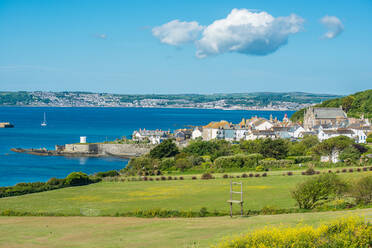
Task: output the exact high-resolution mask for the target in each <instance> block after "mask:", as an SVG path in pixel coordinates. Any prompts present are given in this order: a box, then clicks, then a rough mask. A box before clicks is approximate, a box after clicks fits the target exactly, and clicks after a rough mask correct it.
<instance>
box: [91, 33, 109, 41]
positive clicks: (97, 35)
mask: <svg viewBox="0 0 372 248" xmlns="http://www.w3.org/2000/svg"><path fill="white" fill-rule="evenodd" d="M94 36H95V37H96V38H98V39H103V40H105V39H107V35H106V34H95V35H94Z"/></svg>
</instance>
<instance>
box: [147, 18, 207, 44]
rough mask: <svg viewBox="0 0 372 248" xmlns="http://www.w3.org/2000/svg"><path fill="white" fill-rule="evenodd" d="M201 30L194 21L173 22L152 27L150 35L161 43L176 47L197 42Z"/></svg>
mask: <svg viewBox="0 0 372 248" xmlns="http://www.w3.org/2000/svg"><path fill="white" fill-rule="evenodd" d="M202 30H203V27H202V26H200V25H199V24H198V23H197V22H195V21H193V22H180V21H179V20H173V21H171V22H168V23H165V24H163V25H161V26H158V27H154V28H153V29H152V34H153V35H154V36H155V37H157V38H158V39H159V40H160V41H161V42H162V43H165V44H168V45H173V46H178V45H181V44H185V43H189V42H193V41H195V40H197V39H198V38H199V36H200V33H201V31H202Z"/></svg>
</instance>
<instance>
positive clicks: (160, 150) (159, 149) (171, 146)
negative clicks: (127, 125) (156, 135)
mask: <svg viewBox="0 0 372 248" xmlns="http://www.w3.org/2000/svg"><path fill="white" fill-rule="evenodd" d="M177 153H179V150H178V147H177V145H176V144H175V143H174V142H173V140H171V139H167V140H164V141H163V142H162V143H160V144H159V145H157V146H155V147H154V148H153V149H152V150H151V151H150V157H152V158H158V159H161V158H168V157H173V156H175V155H176V154H177Z"/></svg>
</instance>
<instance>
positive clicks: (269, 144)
mask: <svg viewBox="0 0 372 248" xmlns="http://www.w3.org/2000/svg"><path fill="white" fill-rule="evenodd" d="M288 150H289V145H288V141H286V140H284V139H275V140H273V139H270V138H268V139H264V140H262V141H261V142H260V145H259V153H261V154H262V155H263V156H264V157H265V158H276V159H283V158H285V157H286V156H287V154H288Z"/></svg>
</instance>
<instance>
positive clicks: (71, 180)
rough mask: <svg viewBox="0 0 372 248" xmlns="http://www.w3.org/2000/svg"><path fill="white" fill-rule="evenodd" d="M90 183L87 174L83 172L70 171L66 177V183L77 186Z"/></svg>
mask: <svg viewBox="0 0 372 248" xmlns="http://www.w3.org/2000/svg"><path fill="white" fill-rule="evenodd" d="M89 183H90V179H89V176H88V175H87V174H85V173H83V172H72V173H70V174H69V175H68V176H67V177H66V182H65V184H66V185H69V186H79V185H86V184H89Z"/></svg>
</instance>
